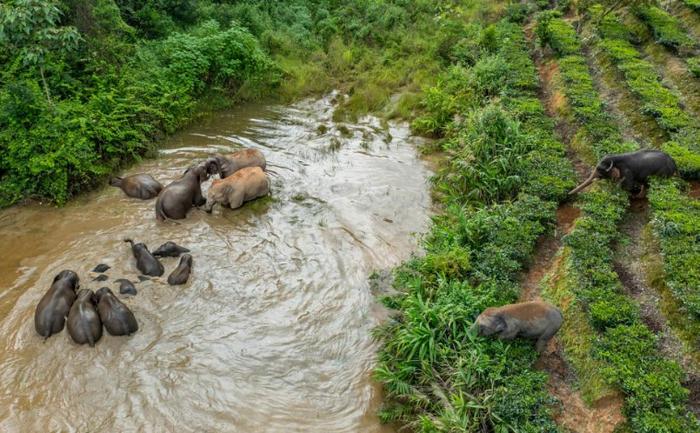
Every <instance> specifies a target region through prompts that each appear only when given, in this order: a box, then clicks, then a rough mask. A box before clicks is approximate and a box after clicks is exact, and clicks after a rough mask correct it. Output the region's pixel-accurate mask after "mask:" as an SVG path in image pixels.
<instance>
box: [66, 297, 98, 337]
mask: <svg viewBox="0 0 700 433" xmlns="http://www.w3.org/2000/svg"><path fill="white" fill-rule="evenodd" d="M68 333H69V334H70V337H71V338H72V339H73V341H75V342H76V343H77V344H89V345H90V347H95V343H97V342H98V341H99V340H100V338H102V321H101V320H100V316H99V314H97V308H96V307H95V293H94V292H93V291H92V290H89V289H81V290H80V291H79V292H78V299H76V301H75V302H74V303H73V306H72V307H71V309H70V313H69V314H68Z"/></svg>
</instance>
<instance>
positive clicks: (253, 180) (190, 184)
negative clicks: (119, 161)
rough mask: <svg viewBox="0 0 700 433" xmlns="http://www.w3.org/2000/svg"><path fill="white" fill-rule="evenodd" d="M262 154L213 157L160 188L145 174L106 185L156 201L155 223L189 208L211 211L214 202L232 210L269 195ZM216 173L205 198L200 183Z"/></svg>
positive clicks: (182, 215) (184, 213)
mask: <svg viewBox="0 0 700 433" xmlns="http://www.w3.org/2000/svg"><path fill="white" fill-rule="evenodd" d="M266 165H267V162H266V160H265V155H263V153H262V152H260V151H259V150H257V149H243V150H239V151H237V152H234V153H232V154H230V155H226V156H223V155H216V156H213V157H211V158H208V159H207V160H206V161H204V162H202V163H200V164H198V165H194V166H192V167H190V168H188V169H187V170H185V173H183V175H182V176H181V177H180V178H179V179H177V180H175V181H173V182H172V183H170V184H169V185H168V186H166V187H165V188H163V186H162V185H161V184H160V183H159V182H158V181H157V180H155V179H154V178H153V177H152V176H151V175H149V174H134V175H131V176H127V177H124V178H122V177H115V178H113V179H112V180H111V181H110V185H112V186H116V187H118V188H121V190H122V191H124V193H125V194H126V195H128V196H129V197H134V198H140V199H143V200H148V199H151V198H154V197H158V198H157V200H156V218H157V219H158V220H159V221H165V220H177V219H183V218H185V217H186V216H187V213H188V212H189V211H190V209H192V207H202V206H204V209H205V210H206V211H207V212H211V211H212V209H213V207H214V205H216V204H217V203H219V204H221V205H222V206H227V207H230V208H231V209H236V208H239V207H241V206H243V203H245V202H247V201H250V200H254V199H256V198H259V197H264V196H266V195H268V194H269V193H270V180H269V178H268V177H267V174H266V173H265V168H266ZM214 174H218V175H219V177H220V179H217V180H214V182H213V183H212V185H211V187H210V188H209V193H208V195H207V198H206V199H205V198H204V197H203V195H202V187H201V186H202V183H203V182H205V181H207V180H208V179H209V177H210V176H211V175H214Z"/></svg>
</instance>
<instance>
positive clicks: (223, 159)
mask: <svg viewBox="0 0 700 433" xmlns="http://www.w3.org/2000/svg"><path fill="white" fill-rule="evenodd" d="M206 165H207V173H209V174H215V173H218V174H219V177H220V178H221V179H224V178H227V177H229V176H231V175H232V174H233V173H235V172H237V171H238V170H240V169H242V168H246V167H260V168H261V169H262V170H263V171H264V170H265V167H266V166H267V161H266V160H265V155H263V153H262V152H261V151H259V150H258V149H250V148H249V149H243V150H239V151H236V152H233V153H232V154H230V155H226V156H223V155H216V156H213V157H211V158H209V159H207V161H206Z"/></svg>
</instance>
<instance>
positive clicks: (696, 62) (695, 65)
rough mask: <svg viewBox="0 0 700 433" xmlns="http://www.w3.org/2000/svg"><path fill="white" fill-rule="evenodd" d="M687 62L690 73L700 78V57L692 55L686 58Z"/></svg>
mask: <svg viewBox="0 0 700 433" xmlns="http://www.w3.org/2000/svg"><path fill="white" fill-rule="evenodd" d="M686 63H687V64H688V70H689V71H690V73H691V74H693V76H695V78H700V58H697V57H690V58H688V59H686Z"/></svg>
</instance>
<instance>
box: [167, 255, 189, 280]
mask: <svg viewBox="0 0 700 433" xmlns="http://www.w3.org/2000/svg"><path fill="white" fill-rule="evenodd" d="M191 272H192V256H191V255H189V254H183V255H182V257H181V258H180V264H178V265H177V268H175V270H174V271H173V272H172V273H170V275H169V276H168V284H170V285H171V286H178V285H180V284H185V283H186V282H187V280H188V279H189V278H190V273H191Z"/></svg>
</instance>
